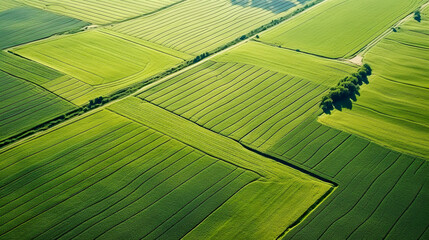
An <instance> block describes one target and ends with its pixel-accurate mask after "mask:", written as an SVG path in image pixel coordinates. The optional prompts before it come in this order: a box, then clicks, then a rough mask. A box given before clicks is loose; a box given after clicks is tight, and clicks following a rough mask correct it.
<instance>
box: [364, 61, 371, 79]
mask: <svg viewBox="0 0 429 240" xmlns="http://www.w3.org/2000/svg"><path fill="white" fill-rule="evenodd" d="M362 69H363V70H365V72H366V75H368V76H369V75H371V74H372V69H371V67H370V66H369V64H367V63H365V64H364V65H363V66H362Z"/></svg>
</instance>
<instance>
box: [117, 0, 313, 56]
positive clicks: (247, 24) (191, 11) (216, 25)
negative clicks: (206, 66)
mask: <svg viewBox="0 0 429 240" xmlns="http://www.w3.org/2000/svg"><path fill="white" fill-rule="evenodd" d="M307 2H310V0H299V1H297V0H280V1H266V0H254V1H252V2H251V3H250V2H249V1H235V0H234V1H232V0H218V1H212V0H188V1H185V2H182V3H180V4H178V5H176V6H174V7H171V8H168V9H166V10H165V11H160V12H157V13H155V14H151V15H149V16H144V17H140V18H137V19H134V20H131V21H126V22H123V23H120V24H117V25H114V26H113V29H114V30H116V31H118V32H122V33H125V34H128V35H131V36H135V37H138V38H141V39H145V40H148V41H151V42H154V43H158V44H160V45H163V46H166V47H169V48H172V49H176V50H178V51H181V52H186V53H188V54H192V55H199V54H201V53H204V52H207V51H210V50H214V49H215V48H216V47H219V46H222V45H223V44H226V43H228V42H230V41H232V40H234V39H236V38H238V37H240V36H242V35H243V34H247V33H248V32H250V31H251V30H253V29H255V28H257V27H259V26H261V25H263V24H266V23H269V22H270V21H271V20H273V19H276V18H278V17H280V16H283V15H285V14H286V13H287V12H288V11H289V10H291V9H294V8H296V7H299V6H302V5H303V4H305V3H307Z"/></svg>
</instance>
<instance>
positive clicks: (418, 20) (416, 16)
mask: <svg viewBox="0 0 429 240" xmlns="http://www.w3.org/2000/svg"><path fill="white" fill-rule="evenodd" d="M414 20H416V21H417V22H420V21H421V20H422V16H421V15H420V11H419V10H417V11H415V12H414Z"/></svg>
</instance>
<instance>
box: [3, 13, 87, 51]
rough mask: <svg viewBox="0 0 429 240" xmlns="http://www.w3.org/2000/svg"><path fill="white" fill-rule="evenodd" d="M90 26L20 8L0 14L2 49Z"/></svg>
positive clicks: (75, 20)
mask: <svg viewBox="0 0 429 240" xmlns="http://www.w3.org/2000/svg"><path fill="white" fill-rule="evenodd" d="M85 25H88V23H86V22H82V21H80V20H77V19H73V18H70V17H66V16H61V15H57V14H54V13H50V12H46V11H42V10H39V9H37V8H30V7H19V8H12V9H9V10H6V11H3V12H0V49H5V48H8V47H12V46H16V45H20V44H23V43H27V42H31V41H34V40H38V39H42V38H46V37H49V36H51V35H54V34H56V33H62V32H66V31H69V30H76V29H80V28H82V27H84V26H85Z"/></svg>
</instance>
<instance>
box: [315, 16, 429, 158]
mask: <svg viewBox="0 0 429 240" xmlns="http://www.w3.org/2000/svg"><path fill="white" fill-rule="evenodd" d="M428 13H429V10H427V8H426V11H425V12H424V15H423V18H422V21H421V22H420V23H419V22H417V21H414V20H411V19H410V20H409V21H407V22H406V23H405V24H403V25H401V26H400V30H399V31H398V32H392V33H391V34H389V35H388V36H387V37H386V38H385V39H383V40H382V41H381V42H380V43H378V44H377V45H376V46H375V47H374V48H372V49H371V50H370V51H369V52H368V53H367V54H366V55H365V62H368V63H369V64H370V65H371V66H373V69H374V77H372V78H371V79H370V82H371V83H370V85H368V86H366V87H365V88H364V89H363V90H362V93H361V96H360V97H359V101H358V102H357V103H356V104H355V106H354V107H353V109H352V110H343V111H341V112H340V111H335V112H334V113H333V114H332V115H329V116H323V117H321V118H320V119H319V120H320V121H321V122H322V123H324V124H327V125H329V126H333V127H336V128H339V129H342V130H344V131H348V132H351V133H355V134H358V135H362V136H365V137H367V138H369V139H372V140H373V141H376V142H378V143H380V144H382V145H386V146H389V147H391V148H393V149H396V150H399V151H405V152H408V153H411V154H415V155H418V156H420V157H423V158H428V156H429V138H428V133H429V123H428V119H429V106H428V104H427V102H428V100H429V75H428V71H429V36H428V35H427V29H428V27H429V14H428ZM391 129H395V131H391Z"/></svg>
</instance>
